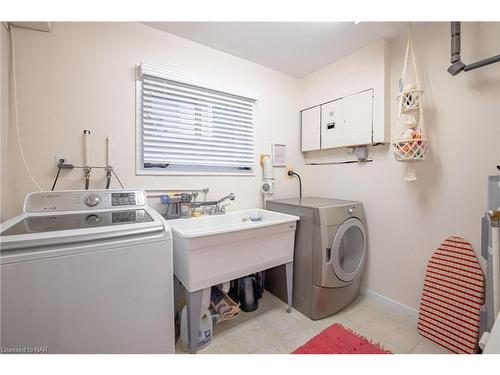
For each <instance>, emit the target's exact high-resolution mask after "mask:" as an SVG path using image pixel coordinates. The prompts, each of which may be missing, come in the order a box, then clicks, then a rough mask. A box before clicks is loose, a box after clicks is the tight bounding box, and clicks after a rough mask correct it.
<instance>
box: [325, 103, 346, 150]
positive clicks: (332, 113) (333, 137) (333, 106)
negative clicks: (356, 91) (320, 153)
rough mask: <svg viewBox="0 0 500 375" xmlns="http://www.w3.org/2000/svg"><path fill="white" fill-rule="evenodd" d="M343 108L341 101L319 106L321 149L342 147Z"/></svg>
mask: <svg viewBox="0 0 500 375" xmlns="http://www.w3.org/2000/svg"><path fill="white" fill-rule="evenodd" d="M343 107H344V106H343V105H342V99H338V100H334V101H333V102H330V103H326V104H323V105H322V106H321V148H334V147H342V139H343V130H344V116H343Z"/></svg>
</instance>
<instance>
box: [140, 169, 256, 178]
mask: <svg viewBox="0 0 500 375" xmlns="http://www.w3.org/2000/svg"><path fill="white" fill-rule="evenodd" d="M135 175H136V176H240V177H255V173H254V172H194V171H193V172H191V171H154V170H152V171H147V170H143V169H141V170H137V171H136V172H135Z"/></svg>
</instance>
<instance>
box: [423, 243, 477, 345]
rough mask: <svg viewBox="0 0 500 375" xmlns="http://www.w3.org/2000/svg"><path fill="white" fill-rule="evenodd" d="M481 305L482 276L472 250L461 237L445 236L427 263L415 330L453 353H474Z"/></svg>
mask: <svg viewBox="0 0 500 375" xmlns="http://www.w3.org/2000/svg"><path fill="white" fill-rule="evenodd" d="M483 303H484V276H483V273H482V271H481V267H480V266H479V262H478V261H477V258H476V254H475V253H474V249H473V248H472V246H471V244H470V243H469V242H468V241H466V240H464V239H463V238H461V237H448V238H447V239H446V240H445V241H444V242H443V243H442V244H441V246H439V248H438V249H437V250H436V251H435V252H434V254H433V255H432V256H431V258H430V260H429V263H428V264H427V269H426V272H425V279H424V288H423V291H422V300H421V302H420V313H419V317H418V326H417V329H418V331H419V332H420V334H421V335H422V336H424V337H426V338H428V339H429V340H432V341H434V342H435V343H437V344H439V345H441V346H444V347H445V348H447V349H449V350H451V351H453V352H455V353H474V352H475V351H476V349H477V343H478V340H479V308H480V306H481V305H482V304H483Z"/></svg>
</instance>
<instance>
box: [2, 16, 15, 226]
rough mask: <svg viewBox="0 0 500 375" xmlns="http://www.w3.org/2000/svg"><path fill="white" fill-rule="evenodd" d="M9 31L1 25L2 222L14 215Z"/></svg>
mask: <svg viewBox="0 0 500 375" xmlns="http://www.w3.org/2000/svg"><path fill="white" fill-rule="evenodd" d="M9 60H10V43H9V32H8V31H7V29H6V27H5V26H4V25H3V24H2V25H0V101H1V102H0V104H1V105H0V140H1V143H0V155H1V162H0V163H1V165H0V168H1V173H0V222H2V221H4V220H5V219H7V218H8V217H10V216H12V215H13V211H12V207H11V205H10V204H8V202H9V193H10V191H11V190H10V189H9V180H10V179H11V178H10V177H11V175H10V174H9V173H8V172H9V171H10V167H9V162H8V161H9Z"/></svg>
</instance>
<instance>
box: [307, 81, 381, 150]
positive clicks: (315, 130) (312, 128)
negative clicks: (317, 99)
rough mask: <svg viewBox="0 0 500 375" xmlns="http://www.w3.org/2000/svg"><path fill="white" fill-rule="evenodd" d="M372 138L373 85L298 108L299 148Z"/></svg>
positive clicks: (363, 142) (354, 143)
mask: <svg viewBox="0 0 500 375" xmlns="http://www.w3.org/2000/svg"><path fill="white" fill-rule="evenodd" d="M371 143H374V141H373V89H369V90H365V91H362V92H359V93H356V94H352V95H348V96H345V97H343V98H339V99H336V100H332V101H330V102H327V103H324V104H321V105H319V106H316V107H313V108H309V109H306V110H304V111H302V151H303V152H304V151H314V150H324V149H329V148H337V147H349V146H357V145H366V144H371Z"/></svg>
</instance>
